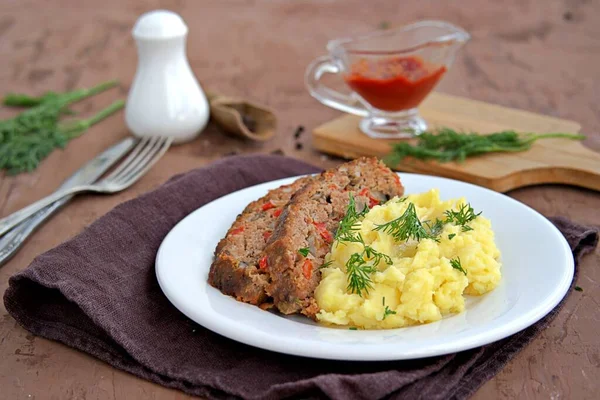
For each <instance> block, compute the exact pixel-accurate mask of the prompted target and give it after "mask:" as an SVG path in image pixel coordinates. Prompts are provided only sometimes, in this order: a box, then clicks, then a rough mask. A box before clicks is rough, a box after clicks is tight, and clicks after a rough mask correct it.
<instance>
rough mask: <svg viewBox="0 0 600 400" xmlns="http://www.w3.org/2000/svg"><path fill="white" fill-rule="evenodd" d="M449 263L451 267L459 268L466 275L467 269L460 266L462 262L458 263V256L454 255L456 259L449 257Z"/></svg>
mask: <svg viewBox="0 0 600 400" xmlns="http://www.w3.org/2000/svg"><path fill="white" fill-rule="evenodd" d="M450 265H451V266H452V268H454V269H457V270H459V271H460V272H462V273H463V274H465V276H467V271H466V270H465V269H464V268H463V267H462V264H461V263H460V257H456V259H454V258H453V259H451V260H450Z"/></svg>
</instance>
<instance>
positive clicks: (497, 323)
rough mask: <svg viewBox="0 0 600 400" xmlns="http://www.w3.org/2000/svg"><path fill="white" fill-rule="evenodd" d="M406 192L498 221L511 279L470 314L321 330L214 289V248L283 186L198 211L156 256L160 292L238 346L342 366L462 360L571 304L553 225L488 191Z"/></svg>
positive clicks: (464, 187)
mask: <svg viewBox="0 0 600 400" xmlns="http://www.w3.org/2000/svg"><path fill="white" fill-rule="evenodd" d="M400 176H401V178H402V183H403V184H404V186H405V188H406V193H407V194H408V193H418V192H424V191H427V190H429V189H431V188H439V189H440V194H441V197H442V198H443V199H448V198H455V197H460V196H465V197H466V198H467V200H468V201H469V202H470V203H471V204H472V205H473V207H474V208H475V209H476V210H481V211H483V215H485V217H486V218H489V219H490V220H491V221H492V227H493V229H494V231H495V232H496V241H497V244H498V247H499V248H500V251H501V252H502V260H501V261H502V281H501V283H500V285H499V286H498V287H497V288H496V289H495V290H493V291H492V292H490V293H488V294H486V295H484V296H481V297H478V298H469V299H467V307H466V311H465V312H463V313H461V314H458V315H453V316H449V317H446V318H444V319H442V320H441V321H438V322H434V323H430V324H426V325H420V326H414V327H408V328H402V329H392V330H372V331H368V330H356V331H355V330H348V329H347V328H330V327H325V326H319V325H318V324H316V323H314V322H312V321H310V320H309V319H307V318H304V317H301V316H292V317H284V316H282V315H279V314H277V313H274V312H269V311H263V310H261V309H260V308H258V307H255V306H251V305H248V304H244V303H240V302H238V301H236V300H234V299H233V298H231V297H229V296H225V295H223V294H222V293H221V292H219V291H218V290H217V289H215V288H213V287H212V286H210V285H209V284H208V283H207V277H208V271H209V268H210V264H211V262H212V258H213V252H214V249H215V247H216V245H217V243H218V241H219V239H221V238H222V237H223V236H224V235H225V233H226V232H227V229H228V228H229V226H230V225H231V223H232V222H233V221H234V219H235V217H236V216H237V214H238V213H240V212H241V211H242V210H243V209H244V207H245V206H246V205H247V204H248V203H249V202H251V201H253V200H256V199H258V198H259V197H261V196H263V195H264V194H266V192H267V190H269V189H272V188H275V187H278V186H280V185H282V184H286V183H290V182H292V181H293V180H294V179H295V178H289V179H282V180H278V181H274V182H267V183H264V184H261V185H257V186H253V187H250V188H247V189H244V190H240V191H238V192H235V193H231V194H229V195H227V196H224V197H222V198H220V199H218V200H215V201H213V202H211V203H209V204H206V205H205V206H203V207H201V208H199V209H198V210H196V211H194V212H193V213H191V214H190V215H188V216H187V217H186V218H184V219H183V220H182V221H181V222H179V223H178V224H177V225H176V226H175V227H174V228H173V230H172V231H171V232H170V233H169V234H168V235H167V236H166V238H165V239H164V241H163V243H162V245H161V246H160V249H159V251H158V254H157V258H156V274H157V276H158V282H159V284H160V287H161V288H162V290H163V291H164V293H165V295H166V296H167V297H168V298H169V300H170V301H171V302H172V303H173V304H174V305H175V307H177V308H178V309H179V310H180V311H181V312H183V313H184V314H185V315H187V316H188V317H189V318H191V319H192V320H194V321H196V322H197V323H198V324H200V325H202V326H204V327H206V328H208V329H210V330H212V331H214V332H216V333H219V334H221V335H223V336H226V337H228V338H230V339H233V340H237V341H239V342H242V343H246V344H249V345H251V346H256V347H260V348H263V349H267V350H272V351H277V352H281V353H287V354H294V355H299V356H306V357H315V358H326V359H334V360H362V361H374V360H403V359H411V358H421V357H429V356H436V355H442V354H448V353H453V352H457V351H461V350H466V349H471V348H474V347H477V346H481V345H484V344H487V343H491V342H494V341H496V340H499V339H502V338H505V337H507V336H509V335H511V334H513V333H516V332H518V331H520V330H522V329H524V328H526V327H528V326H530V325H531V324H533V323H535V322H536V321H538V320H539V319H540V318H542V317H543V316H544V315H546V314H547V313H548V312H549V311H550V310H552V309H553V308H554V306H556V305H557V304H558V302H559V301H560V300H561V299H562V298H563V297H564V295H565V293H566V292H567V289H568V288H569V285H570V283H571V280H572V278H573V271H574V261H573V256H572V253H571V251H570V249H569V245H568V244H567V242H566V240H565V239H564V237H563V236H562V234H561V233H560V232H559V231H558V230H557V229H556V228H555V227H554V225H552V223H551V222H550V221H548V220H547V219H546V218H544V217H543V216H542V215H540V214H538V213H537V212H536V211H534V210H532V209H531V208H529V207H527V206H526V205H524V204H522V203H519V202H518V201H516V200H513V199H511V198H510V197H507V196H504V195H502V194H499V193H496V192H493V191H491V190H488V189H484V188H481V187H479V186H475V185H471V184H468V183H463V182H459V181H454V180H450V179H444V178H437V177H431V176H425V175H415V174H404V173H403V174H400Z"/></svg>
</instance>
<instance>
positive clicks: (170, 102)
mask: <svg viewBox="0 0 600 400" xmlns="http://www.w3.org/2000/svg"><path fill="white" fill-rule="evenodd" d="M187 32H188V28H187V26H186V25H185V23H184V22H183V19H181V17H180V16H179V15H177V14H175V13H174V12H171V11H166V10H156V11H151V12H148V13H146V14H144V15H142V16H141V17H140V18H139V19H138V20H137V22H136V24H135V26H134V28H133V32H132V33H133V37H134V39H135V41H136V44H137V49H138V67H137V72H136V74H135V78H134V80H133V84H132V86H131V90H130V92H129V96H128V98H127V104H126V107H125V122H126V123H127V126H128V127H129V129H130V130H131V131H132V132H133V134H134V135H136V136H140V137H143V136H168V137H173V138H174V143H183V142H187V141H190V140H192V139H194V138H196V137H197V136H198V135H199V134H200V132H201V131H202V130H203V129H204V127H206V124H207V122H208V118H209V114H210V108H209V105H208V101H207V100H206V96H205V94H204V92H203V91H202V88H201V87H200V85H199V84H198V81H197V80H196V77H195V76H194V74H193V72H192V70H191V68H190V65H189V63H188V60H187V57H186V52H185V44H186V37H187Z"/></svg>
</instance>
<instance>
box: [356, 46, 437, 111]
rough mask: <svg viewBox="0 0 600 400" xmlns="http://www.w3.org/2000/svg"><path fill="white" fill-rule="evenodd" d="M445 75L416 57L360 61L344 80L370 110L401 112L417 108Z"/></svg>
mask: <svg viewBox="0 0 600 400" xmlns="http://www.w3.org/2000/svg"><path fill="white" fill-rule="evenodd" d="M445 72H446V67H445V66H444V65H442V66H439V65H434V64H431V63H427V62H425V61H424V60H423V59H422V58H421V57H416V56H409V57H404V56H394V57H387V58H378V59H372V60H370V59H365V58H362V59H360V60H358V61H356V62H355V63H353V64H352V65H351V67H350V71H349V73H348V74H347V75H346V76H345V77H344V80H345V81H346V83H347V84H348V86H350V87H351V88H352V90H354V91H355V92H356V93H358V94H359V95H360V96H361V97H362V98H363V99H365V100H366V101H367V102H368V103H369V104H371V105H372V106H373V107H375V108H378V109H380V110H383V111H402V110H409V109H411V108H415V107H417V106H418V105H419V104H420V103H421V101H423V99H424V98H425V97H426V96H427V95H428V94H429V92H431V90H432V89H433V88H434V87H435V85H436V84H437V83H438V82H439V80H440V79H441V78H442V76H443V75H444V73H445Z"/></svg>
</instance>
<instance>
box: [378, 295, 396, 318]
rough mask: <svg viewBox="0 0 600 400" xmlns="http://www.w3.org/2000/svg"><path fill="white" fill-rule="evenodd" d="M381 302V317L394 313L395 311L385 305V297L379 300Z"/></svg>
mask: <svg viewBox="0 0 600 400" xmlns="http://www.w3.org/2000/svg"><path fill="white" fill-rule="evenodd" d="M381 303H382V305H383V306H385V308H384V309H383V319H385V318H386V317H387V316H388V315H393V314H396V311H394V310H392V309H390V307H389V306H386V305H385V297H384V298H383V299H382V300H381Z"/></svg>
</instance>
